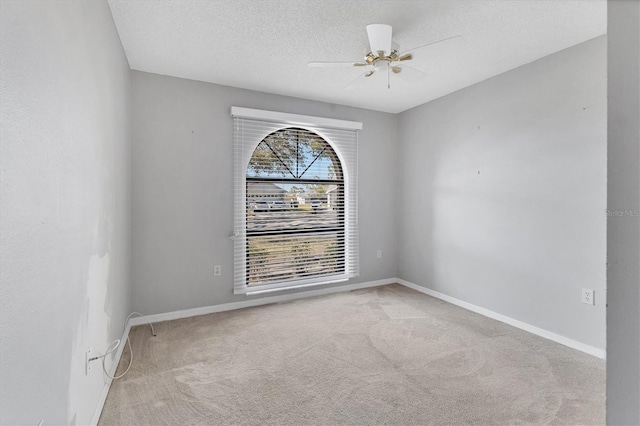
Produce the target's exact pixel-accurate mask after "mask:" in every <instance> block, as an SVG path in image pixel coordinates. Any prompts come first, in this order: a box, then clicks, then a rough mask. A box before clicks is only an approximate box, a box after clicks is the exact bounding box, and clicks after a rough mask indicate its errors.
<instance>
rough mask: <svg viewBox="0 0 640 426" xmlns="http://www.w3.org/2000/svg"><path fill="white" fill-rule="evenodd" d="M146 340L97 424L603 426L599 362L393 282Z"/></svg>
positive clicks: (144, 331) (242, 313)
mask: <svg viewBox="0 0 640 426" xmlns="http://www.w3.org/2000/svg"><path fill="white" fill-rule="evenodd" d="M156 331H157V334H158V335H157V337H152V336H151V335H150V332H149V328H148V326H144V327H143V326H141V327H136V328H135V329H133V330H132V332H131V337H132V344H133V351H134V363H133V367H132V368H131V371H130V372H129V373H128V374H127V375H126V376H125V377H124V378H123V379H121V380H118V381H115V382H114V383H113V385H112V386H111V391H110V392H109V396H108V398H107V401H106V404H105V406H104V410H103V413H102V417H101V418H100V425H115V424H118V425H143V424H148V425H197V424H201V425H205V424H206V425H215V424H220V425H231V424H253V425H305V424H314V425H330V424H354V425H355V424H357V425H373V424H389V425H390V424H397V425H400V424H407V425H409V424H462V423H464V424H482V425H506V424H523V423H528V424H604V422H605V363H604V361H602V360H599V359H596V358H594V357H592V356H590V355H586V354H584V353H581V352H578V351H576V350H573V349H570V348H567V347H565V346H562V345H559V344H556V343H553V342H551V341H548V340H546V339H543V338H541V337H537V336H534V335H532V334H529V333H526V332H524V331H521V330H519V329H516V328H513V327H511V326H508V325H505V324H503V323H500V322H497V321H494V320H491V319H488V318H485V317H483V316H480V315H477V314H474V313H471V312H469V311H466V310H464V309H461V308H458V307H456V306H453V305H450V304H448V303H445V302H442V301H440V300H437V299H434V298H431V297H429V296H426V295H423V294H421V293H418V292H415V291H413V290H410V289H407V288H405V287H402V286H400V285H390V286H384V287H377V288H371V289H365V290H358V291H352V292H349V293H340V294H335V295H329V296H322V297H315V298H310V299H303V300H298V301H293V302H287V303H281V304H274V305H267V306H261V307H256V308H248V309H242V310H238V311H231V312H223V313H217V314H211V315H204V316H199V317H194V318H187V319H182V320H176V321H169V322H163V323H158V324H156ZM128 359H129V358H128V355H126V354H125V355H124V356H123V358H122V361H121V365H120V367H119V371H121V369H122V368H123V367H124V366H126V364H127V363H128Z"/></svg>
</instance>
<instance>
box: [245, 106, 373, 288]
mask: <svg viewBox="0 0 640 426" xmlns="http://www.w3.org/2000/svg"><path fill="white" fill-rule="evenodd" d="M232 116H233V117H234V118H233V120H234V236H235V237H234V292H235V293H248V294H250V293H260V292H267V291H275V290H277V289H282V288H287V287H303V286H310V285H319V284H325V283H331V282H338V281H345V280H348V279H349V278H351V277H355V276H357V275H358V274H359V261H358V253H359V249H358V223H357V217H358V215H357V198H358V197H357V189H358V182H357V172H358V171H357V141H358V132H357V130H358V129H359V128H361V124H360V123H353V122H346V121H340V120H332V119H324V118H315V117H307V116H298V115H291V114H280V113H275V112H270V111H260V110H248V109H245V108H236V107H234V108H232ZM316 123H322V125H321V126H318V125H317V124H316Z"/></svg>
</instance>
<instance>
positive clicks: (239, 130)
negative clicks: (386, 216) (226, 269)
mask: <svg viewBox="0 0 640 426" xmlns="http://www.w3.org/2000/svg"><path fill="white" fill-rule="evenodd" d="M231 116H232V117H233V119H234V129H233V133H234V183H233V186H234V188H233V191H234V232H233V236H232V239H234V286H233V291H234V293H235V294H246V295H251V294H259V293H265V292H272V291H279V290H285V289H292V288H303V287H308V286H317V285H324V284H331V283H336V282H343V281H347V280H349V279H351V278H353V277H356V276H358V275H359V249H358V225H357V222H358V219H357V218H358V214H357V190H358V188H357V142H358V131H359V130H361V129H362V123H360V122H352V121H345V120H336V119H330V118H323V117H312V116H303V115H298V114H286V113H279V112H274V111H265V110H255V109H249V108H241V107H231ZM250 125H255V126H256V127H255V128H256V129H257V130H256V133H255V134H254V135H253V134H252V136H246V135H245V134H244V132H243V129H244V127H245V126H250ZM289 127H298V128H301V129H304V130H307V131H310V132H313V133H316V134H317V135H318V136H320V137H321V138H322V139H324V141H326V142H327V143H328V144H329V145H330V146H331V148H332V149H333V151H334V153H335V155H336V156H337V158H338V160H339V161H340V164H341V167H342V173H343V176H342V177H343V182H344V197H345V206H344V208H345V212H344V220H345V225H344V232H345V255H344V256H345V259H344V260H345V272H344V273H342V274H339V275H330V276H320V277H313V278H305V279H300V280H294V281H287V282H283V283H273V284H260V285H253V286H247V284H246V266H247V258H246V252H245V251H244V250H243V249H242V248H243V247H244V246H245V245H246V242H247V228H246V223H247V222H246V220H247V211H246V198H247V192H246V188H247V167H248V165H249V162H250V160H251V157H252V155H253V153H254V151H255V149H256V147H257V146H258V144H260V142H261V141H262V140H263V139H264V138H265V137H267V136H268V135H270V134H271V133H273V132H274V131H278V130H281V129H285V128H289ZM343 132H344V135H346V136H345V140H343V138H342V137H335V135H342V134H343ZM332 135H333V136H332ZM349 138H350V140H348V139H349ZM347 140H348V141H347ZM351 144H352V145H353V146H347V145H351ZM345 154H346V155H345Z"/></svg>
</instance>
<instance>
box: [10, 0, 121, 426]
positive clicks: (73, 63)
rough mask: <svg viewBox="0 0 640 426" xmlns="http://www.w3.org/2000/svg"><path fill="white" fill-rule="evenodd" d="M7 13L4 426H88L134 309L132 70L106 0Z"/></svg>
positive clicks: (16, 6) (26, 6) (19, 5)
mask: <svg viewBox="0 0 640 426" xmlns="http://www.w3.org/2000/svg"><path fill="white" fill-rule="evenodd" d="M0 5H1V6H0V7H1V10H0V16H1V28H2V29H1V31H2V34H1V39H2V46H1V49H2V50H1V51H2V62H1V75H2V95H1V98H2V100H1V102H2V103H1V105H2V112H1V120H2V131H1V145H0V147H1V148H0V152H1V156H0V170H1V182H2V189H1V194H0V199H1V205H2V207H1V213H0V255H1V256H0V257H1V265H0V282H1V286H0V289H1V293H0V331H1V335H2V344H1V345H0V369H1V370H0V371H1V376H2V380H1V381H0V400H1V401H2V403H1V407H0V422H2V423H3V424H7V425H14V424H29V425H37V424H38V422H39V421H40V420H41V419H43V420H44V424H45V425H51V424H76V423H77V424H87V423H89V422H90V420H91V417H92V416H93V414H94V410H95V409H96V404H97V403H98V400H99V397H100V394H101V392H102V390H103V387H104V380H103V377H102V374H101V369H100V367H99V364H98V363H97V362H96V363H95V365H94V367H95V368H94V370H93V372H92V373H91V375H90V376H89V377H85V374H84V358H85V355H84V352H85V349H86V347H88V346H90V345H91V346H93V348H94V350H96V351H104V350H105V349H106V347H107V346H108V344H109V343H110V342H111V341H112V340H113V339H115V338H118V337H120V336H121V335H122V330H123V326H124V319H125V317H126V315H127V313H128V311H129V308H130V296H129V294H130V288H129V257H130V254H129V243H130V241H129V177H130V173H129V168H130V145H129V119H130V118H129V116H130V108H129V106H130V71H129V67H128V64H127V61H126V58H125V56H124V53H123V50H122V47H121V45H120V41H119V38H118V35H117V33H116V30H115V26H114V24H113V21H112V18H111V13H110V11H109V8H108V6H107V3H106V2H104V1H60V0H58V1H47V2H45V1H41V2H40V1H38V2H26V1H16V2H14V1H4V0H3V1H2V2H0Z"/></svg>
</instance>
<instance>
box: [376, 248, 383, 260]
mask: <svg viewBox="0 0 640 426" xmlns="http://www.w3.org/2000/svg"><path fill="white" fill-rule="evenodd" d="M376 257H377V258H378V259H382V250H378V252H377V253H376Z"/></svg>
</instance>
